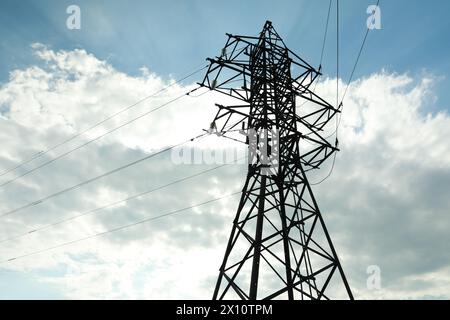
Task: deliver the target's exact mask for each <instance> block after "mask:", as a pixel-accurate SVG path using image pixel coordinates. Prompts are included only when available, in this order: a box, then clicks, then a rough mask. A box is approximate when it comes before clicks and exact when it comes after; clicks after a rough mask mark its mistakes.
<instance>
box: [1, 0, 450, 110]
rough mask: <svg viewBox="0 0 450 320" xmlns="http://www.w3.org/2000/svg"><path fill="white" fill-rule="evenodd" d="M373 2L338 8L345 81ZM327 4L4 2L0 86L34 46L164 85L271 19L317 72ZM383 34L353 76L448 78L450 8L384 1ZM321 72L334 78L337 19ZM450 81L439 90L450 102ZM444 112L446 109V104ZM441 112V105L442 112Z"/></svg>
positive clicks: (442, 1) (374, 38)
mask: <svg viewBox="0 0 450 320" xmlns="http://www.w3.org/2000/svg"><path fill="white" fill-rule="evenodd" d="M374 2H375V1H373V0H363V1H362V0H342V1H341V4H340V6H341V67H340V68H341V72H342V76H343V77H344V79H345V78H346V77H348V75H349V73H350V70H351V67H352V63H353V61H354V59H355V55H356V53H357V50H358V46H359V45H360V43H361V39H362V36H363V33H364V28H365V21H366V18H367V15H366V13H365V10H366V8H367V6H368V5H369V4H372V3H374ZM70 4H77V5H79V6H80V8H81V13H82V28H81V30H68V29H67V28H66V27H65V21H66V19H67V14H66V13H65V9H66V8H67V6H68V5H70ZM327 7H328V0H319V1H299V0H292V1H291V0H287V1H280V2H279V3H278V2H277V5H274V2H273V1H258V2H253V1H204V0H189V1H185V0H173V1H133V2H132V4H131V3H130V2H129V1H123V0H116V1H82V0H79V1H51V0H43V1H38V2H37V1H28V0H22V1H14V0H5V1H2V4H1V11H0V21H1V22H0V25H1V28H0V39H1V50H0V81H2V82H4V81H5V80H6V79H7V77H8V73H9V72H10V71H11V70H12V69H15V68H19V67H23V66H26V65H28V64H30V62H31V61H32V59H33V57H32V52H31V50H30V48H29V45H30V43H33V42H41V43H44V44H47V45H50V46H51V47H52V48H53V49H55V50H59V49H73V48H84V49H86V50H87V51H88V52H91V53H93V54H94V55H95V56H96V57H98V58H100V59H107V60H108V61H109V62H110V63H111V64H112V65H113V66H114V67H115V68H117V69H119V70H121V71H125V72H127V73H129V74H137V73H138V72H139V68H140V67H142V66H147V67H148V68H149V69H150V70H153V71H155V72H157V73H158V74H159V75H161V76H167V75H169V74H173V75H178V74H181V73H183V72H184V71H186V70H189V69H190V68H191V67H193V66H195V65H198V64H199V63H201V61H202V60H203V59H204V58H205V57H207V56H212V55H214V54H216V53H217V52H218V50H219V49H220V48H221V46H223V44H224V41H225V35H224V34H225V32H229V33H235V34H256V33H257V32H258V31H259V30H260V29H261V27H262V25H263V23H264V21H265V20H266V19H269V20H272V21H273V23H274V25H275V28H276V29H277V30H278V32H279V33H280V34H281V35H282V37H284V39H285V41H286V42H287V44H288V45H289V46H290V47H291V48H292V49H293V50H294V51H295V52H298V53H300V54H301V55H302V56H303V57H304V58H306V59H307V60H308V61H310V62H311V63H312V64H313V65H317V64H318V60H319V54H320V48H321V41H322V35H323V29H324V24H325V17H326V12H327ZM381 8H382V30H376V31H375V32H372V33H371V34H370V38H369V41H368V43H367V47H366V49H365V52H364V55H363V57H362V59H361V61H360V64H359V66H358V69H357V72H356V74H355V77H356V78H357V77H359V76H362V75H367V74H370V73H372V72H376V71H379V70H380V69H381V68H386V69H387V70H389V71H395V72H399V73H403V72H411V73H413V74H420V73H422V72H430V73H433V74H434V75H437V76H446V75H448V74H449V72H450V62H449V60H448V59H447V57H448V55H449V53H450V52H449V51H450V47H449V44H448V41H445V39H447V38H448V33H449V31H450V20H449V19H448V16H447V12H448V11H449V10H450V2H448V1H446V0H433V1H431V3H430V4H427V5H425V4H423V2H422V1H418V0H414V1H410V0H396V1H381ZM330 24H331V25H330V34H329V38H328V40H329V41H328V42H327V47H326V51H325V60H324V63H323V67H324V73H328V74H330V75H334V70H335V51H334V50H335V20H334V14H333V13H332V19H331V21H330ZM448 86H449V80H448V79H444V80H442V81H441V82H440V83H439V84H438V88H437V89H438V92H439V96H440V98H441V99H444V101H448V98H449V95H448V94H446V91H447V90H446V88H448ZM441 103H442V101H441ZM442 105H444V103H442Z"/></svg>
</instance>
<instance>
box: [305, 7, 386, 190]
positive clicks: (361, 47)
mask: <svg viewBox="0 0 450 320" xmlns="http://www.w3.org/2000/svg"><path fill="white" fill-rule="evenodd" d="M379 4H380V0H378V1H377V4H376V6H377V7H378V6H379ZM369 31H370V29H369V28H367V30H366V33H365V34H364V38H363V41H362V43H361V46H360V48H359V51H358V55H357V57H356V60H355V63H354V65H353V68H352V72H351V73H350V78H349V80H348V83H347V86H346V87H345V90H344V94H343V95H342V99H341V100H340V101H341V102H340V103H339V105H338V107H339V106H340V107H341V108H342V109H341V115H340V116H339V117H338V118H339V119H338V120H337V121H336V128H335V130H334V132H332V133H331V134H330V135H329V136H328V137H327V138H329V137H331V136H332V135H334V134H336V141H337V139H338V130H339V126H340V125H341V119H342V111H343V109H344V104H343V102H344V99H345V96H346V94H347V91H348V88H349V87H350V84H351V82H352V79H353V75H354V73H355V70H356V67H357V66H358V62H359V59H360V58H361V54H362V52H363V49H364V46H365V44H366V40H367V36H368V34H369ZM336 155H337V154H336V153H335V154H334V157H333V163H332V166H331V169H330V171H329V173H328V174H327V175H326V176H325V177H324V178H323V179H322V180H320V181H318V182H316V183H311V185H318V184H321V183H322V182H324V181H325V180H327V179H328V178H329V177H330V176H331V174H332V173H333V170H334V165H335V161H336Z"/></svg>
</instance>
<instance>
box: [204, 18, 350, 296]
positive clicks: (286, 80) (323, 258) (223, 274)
mask: <svg viewBox="0 0 450 320" xmlns="http://www.w3.org/2000/svg"><path fill="white" fill-rule="evenodd" d="M227 36H228V41H227V42H226V45H225V47H224V48H223V49H222V52H221V55H220V56H218V57H216V58H213V59H211V58H208V61H210V65H209V69H208V71H207V73H206V75H205V77H204V79H203V81H202V83H201V85H202V86H204V87H207V88H209V89H211V90H215V91H218V92H221V93H224V94H226V95H228V96H230V97H233V98H235V99H239V100H240V103H239V104H238V105H233V106H224V105H218V104H216V105H217V106H218V112H217V114H216V117H215V119H214V121H213V122H212V124H211V128H214V130H217V133H218V134H221V135H224V136H228V137H230V138H233V139H235V140H239V141H241V142H244V143H246V144H248V145H249V150H250V155H251V157H250V158H251V159H250V162H249V165H248V174H247V178H246V181H245V185H244V187H243V190H242V195H241V199H240V202H239V206H238V209H237V214H236V218H235V219H234V221H233V227H232V230H231V235H230V238H229V241H228V246H227V248H226V251H225V256H224V259H223V263H222V265H221V267H220V272H219V277H218V280H217V284H216V288H215V290H214V296H213V299H250V300H255V299H331V298H333V297H332V295H336V294H337V293H339V289H340V290H341V291H342V292H345V294H346V296H348V298H350V299H353V296H352V293H351V290H350V287H349V285H348V282H347V280H346V277H345V275H344V272H343V269H342V266H341V264H340V262H339V259H338V256H337V254H336V251H335V249H334V246H333V243H332V241H331V238H330V235H329V233H328V231H327V228H326V226H325V223H324V220H323V217H322V215H321V213H320V210H319V207H318V205H317V202H316V200H315V198H314V195H313V192H312V190H311V186H310V184H309V182H308V179H307V176H306V172H307V171H309V170H312V169H318V168H319V167H320V165H321V164H322V163H323V162H324V161H325V160H326V159H328V158H329V157H330V156H331V155H332V154H333V153H334V152H336V151H338V148H337V141H336V142H335V143H334V144H331V143H329V142H328V141H327V139H326V138H324V137H323V136H322V135H323V132H324V129H325V127H326V126H327V124H329V123H330V121H331V120H332V119H333V117H335V116H336V114H337V113H339V112H340V107H339V106H337V107H333V106H332V105H331V104H329V103H328V102H326V101H325V100H324V99H322V98H320V97H319V96H318V95H316V94H315V93H314V92H312V90H311V89H310V87H311V84H312V83H313V82H314V81H315V80H316V79H317V77H318V76H319V75H320V70H316V69H314V68H313V67H311V66H310V65H309V64H308V63H307V62H306V61H304V60H303V59H301V58H300V57H299V56H298V55H296V54H295V53H293V52H292V51H291V50H289V49H288V48H287V47H286V46H285V44H284V42H283V40H282V39H281V38H280V36H279V35H278V34H277V32H276V31H275V30H274V28H273V26H272V23H271V22H270V21H267V22H266V23H265V25H264V28H263V30H262V32H261V33H260V35H259V36H258V37H253V36H239V35H231V34H227ZM293 70H297V72H296V73H297V74H298V75H296V76H293V75H292V74H291V71H293ZM299 101H304V102H303V103H302V104H299V103H298V102H299ZM296 106H298V107H296ZM255 132H256V133H255ZM242 133H244V134H242ZM264 150H265V152H263V151H264ZM339 277H340V278H339ZM331 283H333V287H332V288H331V287H330V284H331ZM339 287H340V288H339ZM338 297H341V298H342V297H343V296H342V295H340V296H338Z"/></svg>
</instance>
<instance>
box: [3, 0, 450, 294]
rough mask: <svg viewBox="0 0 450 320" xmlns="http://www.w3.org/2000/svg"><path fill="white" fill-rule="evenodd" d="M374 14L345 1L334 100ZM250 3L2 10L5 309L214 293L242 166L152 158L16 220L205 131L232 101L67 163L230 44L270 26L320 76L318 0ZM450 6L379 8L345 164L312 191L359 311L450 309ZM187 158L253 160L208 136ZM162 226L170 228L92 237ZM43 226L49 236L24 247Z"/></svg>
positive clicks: (180, 106)
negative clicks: (442, 305) (373, 279)
mask: <svg viewBox="0 0 450 320" xmlns="http://www.w3.org/2000/svg"><path fill="white" fill-rule="evenodd" d="M373 2H374V1H359V0H358V1H357V0H341V1H340V4H341V44H340V46H341V52H340V56H341V64H340V69H341V74H340V77H339V81H340V86H341V88H343V87H344V86H345V85H346V84H347V82H348V76H349V74H350V71H351V68H352V66H353V63H354V59H355V57H356V54H357V51H358V49H359V45H360V43H361V40H362V37H363V35H364V32H365V27H366V19H367V16H368V15H367V14H366V8H367V6H368V5H370V4H373ZM226 3H227V4H226ZM255 3H256V1H247V2H246V3H245V4H242V3H241V2H240V1H231V2H223V1H222V2H219V1H200V0H199V1H194V0H191V1H171V2H170V4H169V3H168V1H145V2H144V1H136V2H133V5H132V6H130V4H129V2H127V1H108V2H107V1H77V2H72V1H39V2H33V1H24V0H23V1H2V3H1V4H0V7H1V10H0V25H1V27H2V28H0V39H1V40H0V46H1V50H0V126H1V130H0V141H1V146H2V148H1V152H0V174H1V176H0V179H1V180H0V185H1V186H0V220H1V223H0V298H3V299H5V298H25V299H31V298H40V299H42V298H52V299H78V298H89V299H91V298H95V299H106V298H120V299H176V298H190V299H201V298H203V299H209V298H210V297H211V296H212V289H213V286H214V283H215V280H216V277H217V270H218V267H219V265H220V263H221V259H222V256H223V252H224V250H225V246H226V241H227V237H228V235H229V230H230V227H231V221H232V219H233V217H234V214H235V211H236V207H237V201H238V195H233V194H234V193H235V192H237V191H239V190H240V189H241V188H242V184H243V182H244V179H245V173H246V172H245V170H246V166H245V165H242V164H231V165H226V166H222V167H219V168H217V166H218V165H217V164H204V163H203V164H179V163H178V162H177V161H176V155H175V156H174V154H171V153H170V152H168V153H162V154H159V155H157V156H155V157H152V158H151V159H148V160H146V161H143V162H140V163H138V164H136V165H134V166H132V167H129V168H126V169H124V170H121V171H120V172H117V173H114V174H111V175H108V176H107V177H104V178H102V179H99V180H96V181H93V182H92V183H89V184H87V185H84V186H82V187H80V188H77V189H74V190H72V191H70V192H66V193H64V194H61V195H58V196H54V197H51V198H49V199H47V200H44V201H42V203H37V204H36V205H33V206H30V207H28V208H24V209H21V210H18V211H15V209H16V208H21V207H22V206H24V205H27V204H30V203H33V202H35V201H37V200H39V199H44V198H46V197H47V196H49V195H52V194H54V193H56V192H58V191H60V190H64V189H66V188H68V187H71V186H74V185H77V184H79V183H80V182H83V181H86V180H88V179H90V178H92V177H95V176H98V175H101V174H102V173H104V172H108V171H110V170H113V169H115V168H118V167H121V166H123V165H125V164H127V163H130V162H132V161H135V160H138V159H141V158H143V157H145V156H146V155H149V154H151V153H152V152H155V151H156V150H159V149H161V148H164V147H166V146H169V145H173V144H177V143H180V142H183V141H185V140H187V139H189V138H191V137H194V136H196V135H198V134H201V133H202V132H203V131H202V129H205V128H207V127H208V125H209V122H210V120H211V119H212V118H213V117H214V115H215V112H216V110H215V107H214V103H216V102H217V103H225V102H224V101H225V99H224V97H222V96H220V95H217V94H213V93H205V94H203V93H204V92H205V91H202V90H198V91H196V92H195V93H194V94H193V96H191V97H188V96H185V97H182V98H180V99H178V100H176V101H175V102H173V103H170V104H168V105H167V106H165V107H164V108H161V109H159V110H157V111H155V112H152V113H150V114H148V115H146V116H144V117H142V118H140V119H139V120H137V121H134V122H133V123H131V124H129V125H126V126H124V127H122V128H120V129H118V130H115V131H114V132H112V133H111V134H107V135H105V136H104V137H102V138H99V139H98V140H96V141H94V142H92V143H89V144H86V146H84V147H82V148H79V149H77V150H75V151H73V152H71V150H73V149H74V148H77V147H78V146H81V145H83V144H85V143H86V142H89V141H90V140H92V139H95V138H96V137H100V136H102V135H103V134H105V133H107V132H108V131H110V130H112V129H114V128H116V127H118V126H121V125H122V124H124V123H126V122H127V121H129V120H130V119H134V118H137V117H138V116H140V115H142V114H146V113H147V112H149V110H152V109H154V108H157V107H158V106H161V105H162V104H164V103H166V102H169V101H171V100H173V99H175V98H178V97H180V96H182V95H183V94H184V93H186V92H187V91H189V90H192V89H194V88H195V87H196V85H195V82H196V81H199V80H200V79H201V77H202V75H203V73H202V71H200V72H198V73H196V74H195V75H193V76H192V77H189V78H188V79H186V80H185V81H182V82H180V83H174V81H176V79H179V78H180V77H183V75H185V74H188V73H190V72H192V71H194V70H198V69H199V68H201V67H202V66H204V65H206V64H205V63H204V61H205V60H204V59H205V58H206V57H208V56H215V55H217V54H218V53H219V52H220V48H221V47H222V46H223V45H224V43H225V40H226V38H225V33H226V32H229V33H234V34H250V35H254V34H257V33H258V32H259V30H260V29H261V27H262V25H263V24H264V21H265V20H267V19H268V20H271V21H272V22H273V24H274V26H275V28H276V29H277V31H278V32H279V34H280V35H281V36H282V37H283V38H284V40H285V42H286V44H287V45H288V46H289V47H290V48H291V49H292V50H293V51H295V52H297V53H299V54H300V55H301V56H302V57H303V58H304V59H306V60H307V61H309V62H310V63H311V64H312V65H314V66H318V63H319V58H320V51H321V42H322V37H323V32H324V27H325V18H326V15H327V9H328V0H321V1H281V3H280V4H277V6H274V4H273V1H258V2H257V3H258V6H256V5H255ZM71 4H77V5H78V6H79V7H80V8H81V29H80V30H69V29H68V28H67V27H66V19H67V17H68V14H67V13H66V8H67V6H69V5H71ZM449 9H450V4H449V3H448V1H444V0H442V1H438V0H434V1H433V5H429V6H423V4H421V2H419V1H403V0H402V1H400V0H399V1H389V2H387V1H386V2H384V1H381V13H382V15H381V17H382V29H381V30H373V31H371V32H370V34H369V38H368V41H367V46H366V47H365V51H364V53H363V56H362V58H361V61H360V64H359V65H358V69H357V70H356V73H355V77H354V79H353V82H352V83H351V85H350V89H349V91H348V94H347V96H346V100H345V102H344V105H345V108H344V112H343V116H342V126H341V127H340V130H339V132H340V136H339V141H340V147H341V152H340V153H339V154H338V156H337V159H336V164H335V166H334V170H333V172H332V175H331V176H330V178H329V179H327V180H326V181H325V182H323V183H322V184H320V185H317V186H314V188H313V190H314V192H315V195H316V198H317V200H318V202H319V206H320V208H321V210H322V212H323V215H324V219H325V221H326V224H327V226H328V228H329V231H330V234H331V237H332V239H333V241H334V244H335V246H336V249H337V251H338V254H339V257H340V259H341V262H342V265H343V267H344V270H345V272H346V275H347V278H348V280H349V283H350V285H351V287H352V289H353V291H354V295H355V297H356V298H359V299H368V298H374V299H386V298H389V299H426V298H440V299H448V298H449V297H450V250H449V243H450V233H449V232H448V230H449V228H450V217H449V208H450V198H449V197H448V190H449V186H450V148H449V143H448V138H447V137H448V136H450V116H449V113H448V112H449V107H450V103H449V102H450V101H449V99H450V95H449V92H448V86H449V85H450V83H449V79H448V74H449V73H450V63H449V60H448V56H449V47H448V44H447V43H444V42H443V41H444V39H445V38H446V37H448V32H449V31H450V25H449V23H450V22H449V20H448V18H447V17H446V12H447V11H448V10H449ZM334 23H335V21H334V18H332V19H331V20H330V29H329V31H330V33H329V37H328V41H327V43H326V47H325V56H324V62H323V70H324V76H323V77H322V78H321V80H320V82H319V84H318V85H317V91H318V92H319V93H320V94H321V95H323V96H324V97H326V98H327V99H329V100H330V101H332V99H333V97H334V95H335V85H336V73H335V71H334V70H335V68H336V65H335V51H334V50H335V49H334V48H335V44H336V43H335V34H334V32H335V27H334ZM171 84H172V86H170V87H169V88H168V89H167V90H165V91H164V92H162V93H161V94H159V95H158V96H155V97H151V98H148V99H146V100H145V101H142V102H141V103H139V104H138V105H136V106H135V107H133V108H130V109H129V110H127V111H125V112H122V113H121V114H120V115H118V116H117V117H114V118H112V119H111V120H109V121H107V122H105V123H103V124H102V125H101V126H98V127H96V128H95V129H94V130H90V131H88V132H87V133H86V134H84V135H82V136H80V137H77V138H76V139H73V140H71V141H69V142H68V143H66V144H64V145H61V146H60V147H58V148H55V149H54V150H51V151H50V152H48V153H46V154H45V155H43V156H41V157H38V158H36V159H35V160H34V161H31V162H29V163H27V164H25V165H24V166H21V167H20V168H17V169H16V170H12V171H9V169H10V168H13V167H15V166H17V164H20V163H21V162H22V161H24V160H26V159H29V158H30V157H31V156H33V155H34V154H36V153H37V152H39V151H42V150H47V149H48V148H49V147H51V146H54V145H56V144H58V143H59V142H61V141H64V140H67V139H69V138H71V137H73V135H74V134H76V133H77V132H82V131H84V130H86V129H88V128H89V127H91V126H92V125H94V124H95V123H97V122H99V121H101V120H103V119H105V118H106V117H108V116H109V115H111V114H113V113H115V112H117V111H119V110H122V109H123V108H124V107H127V106H130V105H132V104H134V103H135V102H137V101H140V100H141V99H143V98H145V97H147V96H149V95H151V94H152V93H154V92H156V91H158V90H161V89H163V88H165V87H167V86H168V85H171ZM187 146H188V147H189V148H190V149H189V150H202V151H203V152H204V153H206V152H210V151H211V150H217V148H222V149H224V148H230V149H232V150H235V151H236V152H238V153H239V152H243V151H244V148H245V147H244V146H243V145H240V144H236V143H234V142H231V141H223V140H222V139H219V138H216V137H212V136H211V137H206V138H204V139H199V140H197V141H194V142H192V143H189V144H187ZM69 152H70V153H69ZM66 153H67V154H66ZM65 154H66V155H65ZM58 157H60V159H57V160H55V161H53V162H51V163H49V164H48V165H45V166H42V168H38V167H40V166H41V165H42V164H44V163H46V162H48V161H52V159H55V158H58ZM330 167H331V163H326V164H325V165H324V167H323V168H322V169H321V170H320V171H319V172H316V173H314V174H312V175H311V176H310V180H311V181H312V182H315V181H319V180H320V179H321V178H322V177H324V176H325V175H326V174H327V173H328V172H329V170H330ZM34 168H38V169H36V170H34V171H32V172H30V173H28V171H30V170H33V169H34ZM208 169H211V170H210V171H206V172H205V170H208ZM6 171H9V172H6ZM5 172H6V173H5ZM197 173H202V174H200V175H197V176H194V177H192V178H190V179H187V180H184V181H182V182H179V183H174V184H171V183H173V182H176V181H178V180H180V179H183V178H185V177H190V176H192V175H195V174H197ZM21 175H24V176H23V177H20V176H21ZM169 184H171V185H169ZM161 187H163V188H161ZM154 189H158V190H155V191H152V192H150V193H148V194H146V195H143V196H141V197H138V198H135V199H129V200H128V201H125V202H120V203H119V202H118V201H119V200H122V199H126V198H129V197H132V196H134V195H137V194H140V193H144V192H147V191H151V190H154ZM218 198H220V199H219V200H216V201H213V202H209V203H205V204H204V205H201V206H198V207H194V208H191V209H189V207H191V206H195V205H196V204H200V203H204V202H207V201H209V200H212V199H218ZM116 202H117V204H116V205H114V206H111V207H108V208H106V209H104V210H98V211H93V210H94V209H96V208H100V207H103V206H105V205H108V204H111V203H116ZM180 209H186V210H183V211H178V210H180ZM167 213H174V214H173V215H170V216H166V217H164V218H160V219H157V220H152V221H147V222H146V223H142V224H138V225H134V226H130V227H129V228H126V229H122V230H118V231H116V232H113V233H109V234H105V235H103V236H99V237H95V238H89V237H90V236H91V235H94V234H97V233H102V232H104V231H107V230H115V229H116V228H120V227H122V226H126V225H130V224H133V223H135V222H138V221H142V220H145V219H149V218H152V217H156V216H159V215H163V214H167ZM72 217H74V218H73V219H71V218H72ZM69 219H70V220H69ZM59 222H60V223H59ZM36 229H42V230H39V231H36V232H32V233H28V232H30V231H32V230H36ZM83 239H84V240H83ZM78 240H82V241H78ZM71 242H73V243H71ZM66 243H70V244H68V245H65V246H60V245H61V244H66ZM41 251H42V252H41ZM34 253H35V254H34ZM30 254H32V255H30ZM11 258H17V259H15V260H12V261H8V260H9V259H11ZM373 266H376V268H379V271H380V276H381V287H380V288H379V289H376V290H374V289H373V288H371V287H370V286H369V287H368V286H367V279H368V277H369V274H368V273H367V272H368V268H369V269H371V268H372V269H371V270H373Z"/></svg>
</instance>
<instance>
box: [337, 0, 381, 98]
mask: <svg viewBox="0 0 450 320" xmlns="http://www.w3.org/2000/svg"><path fill="white" fill-rule="evenodd" d="M379 4H380V0H378V1H377V7H378V6H379ZM369 31H370V29H369V28H367V30H366V33H365V35H364V39H363V42H362V44H361V47H360V48H359V52H358V56H357V57H356V61H355V64H354V65H353V69H352V72H351V74H350V78H349V80H348V83H347V87H346V88H345V91H344V94H343V96H342V99H341V102H342V101H344V98H345V95H346V94H347V90H348V87H349V86H350V83H351V82H352V79H353V75H354V73H355V70H356V67H357V65H358V62H359V59H360V58H361V54H362V51H363V49H364V45H365V44H366V40H367V36H368V35H369Z"/></svg>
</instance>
